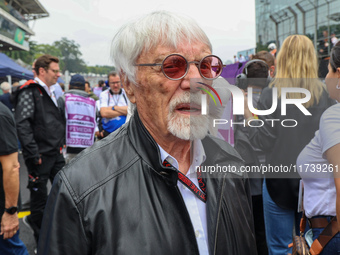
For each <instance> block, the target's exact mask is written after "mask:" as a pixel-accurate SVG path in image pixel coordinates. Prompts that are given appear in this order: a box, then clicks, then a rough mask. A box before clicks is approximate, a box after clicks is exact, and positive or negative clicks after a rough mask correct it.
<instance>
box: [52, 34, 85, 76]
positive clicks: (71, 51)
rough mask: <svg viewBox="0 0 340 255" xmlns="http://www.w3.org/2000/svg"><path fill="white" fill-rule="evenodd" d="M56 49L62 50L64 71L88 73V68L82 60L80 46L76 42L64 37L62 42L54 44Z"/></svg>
mask: <svg viewBox="0 0 340 255" xmlns="http://www.w3.org/2000/svg"><path fill="white" fill-rule="evenodd" d="M52 46H54V47H56V48H57V49H59V50H60V52H61V55H62V57H61V59H62V60H63V62H64V66H63V68H62V70H63V71H65V70H68V71H70V72H73V73H79V72H86V71H87V68H86V65H85V62H84V60H83V59H82V58H81V56H82V53H81V51H80V45H79V44H77V43H76V42H75V41H74V40H69V39H67V38H66V37H62V38H61V40H60V41H55V42H54V43H53V45H52Z"/></svg>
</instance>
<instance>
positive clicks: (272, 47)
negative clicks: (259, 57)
mask: <svg viewBox="0 0 340 255" xmlns="http://www.w3.org/2000/svg"><path fill="white" fill-rule="evenodd" d="M268 50H269V52H270V54H272V55H273V56H274V57H276V52H277V49H276V44H275V43H270V44H269V45H268Z"/></svg>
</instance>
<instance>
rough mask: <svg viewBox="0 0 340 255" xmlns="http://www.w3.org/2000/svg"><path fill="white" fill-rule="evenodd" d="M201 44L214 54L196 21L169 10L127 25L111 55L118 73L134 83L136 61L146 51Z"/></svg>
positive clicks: (116, 39)
mask: <svg viewBox="0 0 340 255" xmlns="http://www.w3.org/2000/svg"><path fill="white" fill-rule="evenodd" d="M183 41H184V42H187V43H189V44H190V43H192V42H197V41H199V42H202V43H204V44H206V45H207V46H208V47H209V48H210V50H211V51H212V46H211V43H210V41H209V39H208V37H207V35H206V34H205V33H204V31H203V30H202V29H201V28H200V27H199V25H198V24H197V22H196V21H194V20H193V19H191V18H189V17H186V16H182V15H178V14H175V13H171V12H168V11H157V12H152V13H150V14H148V15H146V16H144V17H142V18H140V19H138V20H135V21H132V22H130V23H128V24H126V25H124V26H123V27H122V28H121V29H120V30H119V31H118V33H117V34H116V35H115V37H114V38H113V41H112V47H111V55H112V58H113V60H114V62H115V67H116V70H118V72H119V73H120V74H122V73H124V74H125V75H126V76H125V77H126V78H127V79H128V80H129V81H131V82H133V83H136V82H135V75H136V67H135V66H134V65H135V64H136V60H137V59H138V58H139V56H140V55H141V53H142V51H143V50H146V51H148V50H150V49H153V48H155V47H157V46H158V45H164V46H167V47H172V48H177V44H178V43H180V42H183Z"/></svg>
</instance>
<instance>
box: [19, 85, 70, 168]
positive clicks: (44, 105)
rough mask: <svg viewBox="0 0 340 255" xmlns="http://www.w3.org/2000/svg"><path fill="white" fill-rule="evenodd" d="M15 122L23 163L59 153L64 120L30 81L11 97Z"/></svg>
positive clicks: (48, 98) (39, 87) (38, 86)
mask: <svg viewBox="0 0 340 255" xmlns="http://www.w3.org/2000/svg"><path fill="white" fill-rule="evenodd" d="M12 100H13V102H14V104H15V121H16V125H17V131H18V136H19V139H20V142H21V145H22V147H23V153H24V157H25V160H27V159H32V160H34V161H35V162H37V161H38V160H39V157H40V156H39V154H44V155H50V156H53V155H56V154H57V153H60V147H62V145H63V141H64V134H65V121H64V119H63V118H62V116H61V114H60V112H59V110H58V107H57V106H56V105H55V104H54V103H53V101H52V100H51V98H50V96H49V95H48V94H47V92H46V91H45V89H44V88H43V87H42V86H40V85H39V84H37V83H35V82H34V81H32V80H30V81H28V82H27V83H25V85H23V86H21V87H18V88H17V89H16V90H15V91H14V92H13V95H12Z"/></svg>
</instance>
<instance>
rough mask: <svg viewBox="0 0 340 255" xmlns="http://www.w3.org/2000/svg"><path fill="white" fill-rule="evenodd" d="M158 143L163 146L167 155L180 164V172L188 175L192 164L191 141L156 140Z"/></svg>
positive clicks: (174, 139)
mask: <svg viewBox="0 0 340 255" xmlns="http://www.w3.org/2000/svg"><path fill="white" fill-rule="evenodd" d="M154 139H155V141H156V143H157V144H158V145H159V146H161V147H162V148H163V149H164V150H165V151H166V152H167V153H169V154H170V155H171V156H173V157H174V158H175V159H176V160H177V162H178V168H179V169H178V170H179V171H181V172H182V173H183V174H185V175H186V174H187V172H188V170H189V167H190V164H191V161H192V159H191V154H192V153H191V144H192V142H191V141H186V140H182V139H179V138H176V137H175V138H174V137H172V138H170V139H167V138H165V139H164V138H163V139H158V138H157V137H156V138H155V137H154Z"/></svg>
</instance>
